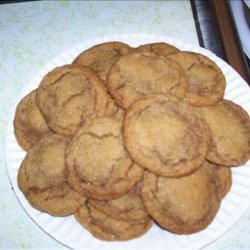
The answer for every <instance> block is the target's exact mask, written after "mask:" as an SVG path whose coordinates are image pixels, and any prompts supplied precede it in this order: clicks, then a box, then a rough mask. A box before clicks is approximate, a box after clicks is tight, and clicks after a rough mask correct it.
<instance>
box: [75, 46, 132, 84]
mask: <svg viewBox="0 0 250 250" xmlns="http://www.w3.org/2000/svg"><path fill="white" fill-rule="evenodd" d="M132 50H133V48H131V47H130V46H129V45H127V44H125V43H122V42H107V43H102V44H98V45H96V46H93V47H91V48H89V49H87V50H85V51H83V52H82V53H81V54H80V55H78V56H77V57H76V58H75V59H74V61H73V64H78V65H83V66H86V67H89V68H91V69H93V70H95V71H96V73H97V74H98V76H99V77H100V78H101V79H102V80H103V81H106V77H107V74H108V71H109V69H110V68H111V66H112V65H113V64H114V63H115V62H116V61H117V60H118V59H119V58H120V57H121V56H124V55H127V54H128V53H130V52H131V51H132Z"/></svg>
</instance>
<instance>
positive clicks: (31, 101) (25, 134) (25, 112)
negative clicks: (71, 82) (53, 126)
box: [14, 90, 50, 151]
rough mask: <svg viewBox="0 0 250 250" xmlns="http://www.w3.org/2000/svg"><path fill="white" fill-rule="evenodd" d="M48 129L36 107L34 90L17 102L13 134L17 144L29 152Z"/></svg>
mask: <svg viewBox="0 0 250 250" xmlns="http://www.w3.org/2000/svg"><path fill="white" fill-rule="evenodd" d="M49 131H50V129H49V128H48V126H47V123H46V121H45V119H44V117H43V115H42V113H41V111H40V109H39V108H38V106H37V103H36V90H33V91H32V92H30V93H29V94H27V95H26V96H25V97H23V98H22V99H21V101H20V102H19V104H18V106H17V108H16V112H15V117H14V133H15V137H16V140H17V142H18V144H19V145H20V146H21V147H22V148H23V149H24V150H25V151H27V150H29V149H30V148H31V147H32V146H33V145H34V144H35V143H36V142H37V141H39V139H40V138H41V137H42V136H43V135H44V134H46V133H48V132H49Z"/></svg>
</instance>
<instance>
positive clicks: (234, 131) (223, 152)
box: [200, 100, 250, 167]
mask: <svg viewBox="0 0 250 250" xmlns="http://www.w3.org/2000/svg"><path fill="white" fill-rule="evenodd" d="M200 110H201V112H202V115H203V116H204V118H205V119H206V121H207V122H208V125H209V127H210V130H211V135H212V143H211V147H210V150H209V152H208V155H207V159H208V160H209V161H211V162H214V163H216V164H218V165H222V166H229V167H231V166H238V165H243V164H244V163H246V162H247V161H248V159H249V156H250V119H249V115H248V113H247V112H246V111H245V110H244V109H243V108H242V107H240V106H239V105H237V104H235V103H233V102H232V101H228V100H222V101H220V102H219V103H218V104H216V105H215V106H211V107H210V106H209V107H202V108H201V109H200Z"/></svg>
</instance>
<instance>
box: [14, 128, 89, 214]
mask: <svg viewBox="0 0 250 250" xmlns="http://www.w3.org/2000/svg"><path fill="white" fill-rule="evenodd" d="M67 143H68V142H67V139H66V138H65V137H63V136H61V135H57V134H52V133H51V134H48V135H46V136H44V137H43V138H42V139H41V140H40V141H39V142H37V143H36V144H35V145H34V147H32V148H31V149H30V150H29V151H28V153H27V155H26V157H25V159H24V160H23V162H22V164H21V167H20V168H19V172H18V186H19V189H20V190H21V191H22V192H23V194H24V196H25V197H26V199H27V200H28V201H29V203H30V204H31V205H32V206H33V207H35V208H36V209H38V210H40V211H43V212H46V213H49V214H52V215H56V216H66V215H69V214H73V213H74V212H75V211H76V209H77V208H78V207H79V206H80V205H81V204H82V203H83V202H84V201H85V200H86V199H85V198H84V197H82V196H80V195H79V194H78V193H77V192H75V191H74V190H72V189H71V188H70V186H69V185H68V184H67V180H66V177H65V176H64V169H65V160H64V154H65V150H66V146H67Z"/></svg>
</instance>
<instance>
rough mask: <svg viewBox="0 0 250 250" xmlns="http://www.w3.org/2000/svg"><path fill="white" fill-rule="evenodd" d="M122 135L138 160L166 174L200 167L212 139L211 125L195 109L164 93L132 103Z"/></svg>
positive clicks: (189, 170) (136, 160) (190, 170)
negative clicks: (209, 126)
mask: <svg viewBox="0 0 250 250" xmlns="http://www.w3.org/2000/svg"><path fill="white" fill-rule="evenodd" d="M123 136H124V143H125V146H126V148H127V150H128V152H129V154H130V156H131V158H132V159H133V160H134V161H135V162H137V163H138V164H139V165H141V166H142V167H144V168H146V169H148V170H150V171H151V172H153V173H155V174H158V175H161V176H165V177H173V176H181V175H186V174H188V173H190V172H192V171H194V170H195V169H197V168H199V167H200V165H201V164H202V162H203V161H204V159H205V157H206V154H207V151H208V144H209V142H210V133H209V128H208V126H207V124H206V122H205V120H204V119H203V117H201V115H200V114H199V113H198V112H197V111H196V109H195V108H193V107H192V106H191V105H189V104H188V103H186V102H181V101H178V100H177V99H176V98H174V97H172V96H163V95H151V96H148V97H145V98H144V99H141V100H139V101H137V102H135V103H134V104H133V105H131V107H130V108H129V109H128V110H127V111H126V114H125V118H124V129H123Z"/></svg>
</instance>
